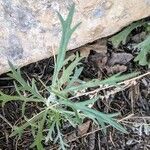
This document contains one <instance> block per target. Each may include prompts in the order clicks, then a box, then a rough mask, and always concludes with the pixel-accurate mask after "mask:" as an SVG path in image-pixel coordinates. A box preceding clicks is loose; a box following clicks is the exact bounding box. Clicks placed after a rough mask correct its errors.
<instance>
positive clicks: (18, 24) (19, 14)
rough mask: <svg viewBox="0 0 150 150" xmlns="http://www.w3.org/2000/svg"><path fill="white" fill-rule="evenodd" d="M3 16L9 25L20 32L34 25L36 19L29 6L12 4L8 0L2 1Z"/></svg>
mask: <svg viewBox="0 0 150 150" xmlns="http://www.w3.org/2000/svg"><path fill="white" fill-rule="evenodd" d="M3 8H4V12H5V18H6V19H7V21H9V22H10V23H11V27H15V28H18V29H19V30H20V31H21V32H27V31H28V30H30V29H31V28H32V27H34V26H36V23H37V21H36V19H35V17H34V15H33V14H32V11H31V10H30V9H29V8H26V7H23V6H21V5H20V6H14V5H12V4H11V2H10V1H9V0H7V1H3Z"/></svg>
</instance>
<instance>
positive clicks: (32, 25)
mask: <svg viewBox="0 0 150 150" xmlns="http://www.w3.org/2000/svg"><path fill="white" fill-rule="evenodd" d="M72 3H75V4H76V10H75V16H74V20H73V24H76V23H78V22H82V24H81V26H80V27H79V28H78V29H77V30H76V32H75V33H74V34H73V36H72V38H71V40H70V44H69V47H68V49H74V48H77V47H80V46H82V45H84V44H86V43H89V42H92V41H94V40H97V39H99V38H102V37H106V36H109V35H112V34H114V33H115V32H117V31H119V30H120V29H122V28H123V27H125V26H127V25H128V24H130V23H132V22H133V21H136V20H139V19H142V18H145V17H147V16H150V0H130V1H129V0H89V1H85V0H64V1H62V0H0V74H2V73H4V72H7V71H9V65H8V60H9V61H11V62H12V63H13V64H14V65H16V66H20V67H22V66H25V65H27V64H30V63H32V62H36V61H38V60H42V59H44V58H48V57H50V56H52V55H54V54H55V53H56V50H57V48H58V45H59V41H60V37H61V26H60V22H59V19H58V17H57V15H56V11H59V12H60V13H61V14H62V15H63V16H64V17H65V16H66V15H67V12H68V8H69V7H70V6H71V5H72Z"/></svg>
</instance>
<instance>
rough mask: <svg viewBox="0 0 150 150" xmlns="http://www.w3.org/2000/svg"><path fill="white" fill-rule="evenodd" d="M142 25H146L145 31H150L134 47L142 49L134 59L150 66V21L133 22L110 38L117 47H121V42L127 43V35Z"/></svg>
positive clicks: (142, 64)
mask: <svg viewBox="0 0 150 150" xmlns="http://www.w3.org/2000/svg"><path fill="white" fill-rule="evenodd" d="M140 26H144V27H145V32H147V33H148V36H147V38H146V39H145V40H144V41H143V42H141V43H139V44H137V45H136V46H135V47H134V48H137V49H139V50H140V52H139V54H138V55H137V57H135V59H134V61H137V62H139V64H140V65H141V66H146V65H148V66H149V67H150V60H149V58H148V57H149V56H148V55H149V54H150V34H149V33H150V24H149V22H146V21H145V22H143V21H138V22H135V23H132V24H131V25H129V26H128V27H127V28H125V29H124V30H123V31H121V32H119V33H118V34H116V35H114V36H112V37H111V38H110V39H109V40H110V41H111V42H112V44H113V46H114V47H115V48H117V47H119V45H120V44H121V43H122V44H126V40H127V37H128V36H129V35H130V33H131V31H133V30H134V29H135V28H137V27H140Z"/></svg>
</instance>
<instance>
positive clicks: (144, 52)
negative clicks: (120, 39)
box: [134, 35, 150, 68]
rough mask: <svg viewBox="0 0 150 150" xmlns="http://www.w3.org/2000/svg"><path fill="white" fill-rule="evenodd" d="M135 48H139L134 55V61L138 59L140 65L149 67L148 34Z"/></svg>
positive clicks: (149, 45)
mask: <svg viewBox="0 0 150 150" xmlns="http://www.w3.org/2000/svg"><path fill="white" fill-rule="evenodd" d="M135 48H137V49H139V50H140V52H139V54H138V55H137V56H136V57H135V59H134V61H138V62H139V64H140V65H141V66H146V65H148V67H149V68H150V58H149V55H150V35H148V36H147V38H146V39H145V40H144V41H143V42H141V43H139V44H138V45H137V46H135Z"/></svg>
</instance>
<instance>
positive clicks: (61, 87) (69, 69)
mask: <svg viewBox="0 0 150 150" xmlns="http://www.w3.org/2000/svg"><path fill="white" fill-rule="evenodd" d="M73 14H74V5H73V6H72V7H71V9H70V11H69V14H68V16H67V18H66V20H64V18H63V17H62V16H61V15H60V14H59V13H58V16H59V19H60V21H61V25H62V38H61V42H60V47H59V49H58V55H57V59H56V62H55V68H54V74H53V79H52V84H51V85H45V84H44V83H43V82H42V81H39V82H41V83H42V85H43V88H44V90H46V91H47V92H48V93H49V95H48V96H44V95H43V94H42V93H41V92H39V90H38V87H37V86H36V81H35V80H34V79H32V81H31V83H30V82H26V81H25V80H24V79H23V77H22V76H21V72H20V69H17V70H16V69H15V67H14V66H13V65H12V64H11V63H10V62H9V64H10V67H11V70H12V73H10V74H9V76H10V77H12V78H13V79H14V85H15V89H16V92H17V94H16V95H7V94H5V93H3V92H0V101H1V102H2V106H4V105H5V103H7V102H9V101H16V100H17V101H21V102H22V117H23V119H24V121H22V122H21V124H20V125H18V126H16V125H14V126H13V128H12V133H11V135H10V137H12V136H16V135H18V136H19V138H21V136H22V134H23V132H24V131H26V130H30V131H31V133H32V135H33V137H34V142H33V144H32V145H31V147H36V148H37V149H38V150H43V149H44V146H43V144H44V142H49V141H52V142H53V143H59V145H60V148H61V149H63V150H64V149H65V148H66V146H68V145H67V144H66V143H65V141H64V139H63V134H62V131H61V127H62V125H63V123H64V122H68V123H70V124H71V125H72V126H73V127H75V126H76V125H79V124H81V123H82V122H83V120H84V118H90V119H92V120H93V121H94V122H95V123H96V124H98V125H101V127H102V128H103V129H104V131H105V130H106V129H105V125H106V124H110V125H111V126H113V127H114V128H116V129H118V130H120V131H121V132H124V133H126V130H125V129H124V128H123V127H122V126H121V125H120V124H119V123H118V122H117V120H116V119H115V117H116V116H117V115H118V114H119V113H114V114H105V113H102V112H99V111H97V110H94V109H93V108H90V107H89V105H91V104H94V102H95V101H97V100H99V99H100V96H95V97H94V98H92V99H89V100H84V101H82V102H73V101H72V100H71V99H72V98H73V97H74V96H75V95H76V93H78V92H80V91H81V90H86V89H88V88H90V87H100V86H105V85H112V86H119V84H118V83H119V82H121V81H123V80H126V79H128V78H131V77H134V76H136V75H137V73H131V74H128V75H120V74H116V75H114V76H111V77H110V78H108V79H105V80H102V81H101V80H99V79H95V80H91V81H89V82H85V81H82V80H80V79H79V76H80V74H81V72H82V69H83V68H82V67H80V60H81V59H82V57H80V56H79V55H78V54H76V55H72V56H70V57H69V58H67V59H65V54H66V50H67V45H68V42H69V39H70V37H71V35H72V33H73V32H74V31H75V29H76V28H77V27H78V26H79V24H77V25H76V26H74V27H73V28H71V23H72V18H73ZM70 95H71V97H70ZM27 103H37V104H39V112H37V113H36V114H32V117H31V118H27V116H26V114H25V110H26V106H27ZM105 132H106V131H105Z"/></svg>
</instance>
